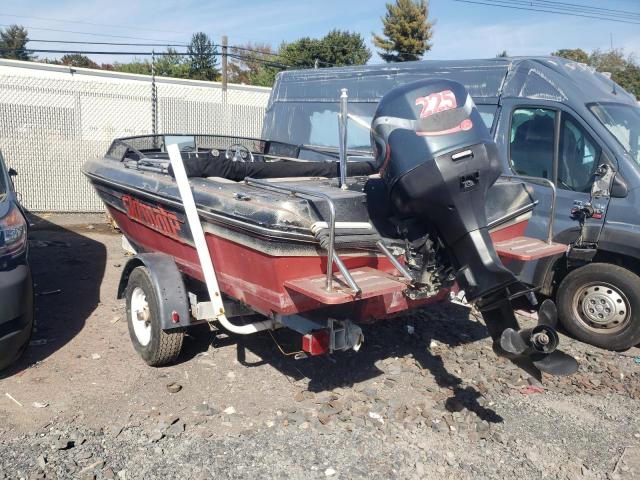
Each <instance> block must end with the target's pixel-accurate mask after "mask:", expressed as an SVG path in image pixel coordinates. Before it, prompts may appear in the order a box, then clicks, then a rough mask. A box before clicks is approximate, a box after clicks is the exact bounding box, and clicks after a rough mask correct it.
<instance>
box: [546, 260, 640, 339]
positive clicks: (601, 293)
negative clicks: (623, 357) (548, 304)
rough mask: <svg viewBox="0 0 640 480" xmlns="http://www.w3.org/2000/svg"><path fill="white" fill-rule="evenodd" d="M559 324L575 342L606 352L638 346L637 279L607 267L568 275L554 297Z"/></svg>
mask: <svg viewBox="0 0 640 480" xmlns="http://www.w3.org/2000/svg"><path fill="white" fill-rule="evenodd" d="M556 300H557V302H556V303H557V305H558V314H559V318H560V322H561V323H562V325H563V326H564V327H565V328H566V329H567V331H568V332H569V333H570V334H571V335H573V336H574V337H575V338H576V339H578V340H580V341H582V342H585V343H590V344H591V345H595V346H596V347H601V348H606V349H608V350H625V349H627V348H630V347H632V346H634V345H636V344H638V343H639V342H640V277H638V276H637V275H636V274H635V273H633V272H631V271H629V270H627V269H626V268H623V267H620V266H617V265H612V264H609V263H591V264H588V265H585V266H583V267H580V268H578V269H576V270H573V271H572V272H570V273H569V274H568V275H567V276H566V277H565V278H564V279H563V280H562V282H561V283H560V286H559V287H558V294H557V296H556Z"/></svg>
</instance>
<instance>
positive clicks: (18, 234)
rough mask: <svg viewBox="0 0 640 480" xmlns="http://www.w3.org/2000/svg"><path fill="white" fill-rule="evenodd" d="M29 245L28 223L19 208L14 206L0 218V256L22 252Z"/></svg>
mask: <svg viewBox="0 0 640 480" xmlns="http://www.w3.org/2000/svg"><path fill="white" fill-rule="evenodd" d="M26 245H27V222H26V220H25V219H24V217H23V216H22V212H20V210H18V207H16V206H15V205H12V206H11V207H10V208H9V212H8V213H7V214H6V215H5V216H4V217H2V218H0V256H3V255H13V254H17V253H20V252H22V251H23V250H24V249H25V248H26Z"/></svg>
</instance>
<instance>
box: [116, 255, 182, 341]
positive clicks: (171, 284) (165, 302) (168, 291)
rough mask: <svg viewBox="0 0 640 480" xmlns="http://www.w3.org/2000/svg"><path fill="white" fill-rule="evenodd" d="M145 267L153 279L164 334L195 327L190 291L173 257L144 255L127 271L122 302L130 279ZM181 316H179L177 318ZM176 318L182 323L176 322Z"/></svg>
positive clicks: (122, 279) (120, 295) (121, 290)
mask: <svg viewBox="0 0 640 480" xmlns="http://www.w3.org/2000/svg"><path fill="white" fill-rule="evenodd" d="M140 266H143V267H145V268H146V269H147V270H148V271H149V274H150V276H151V280H152V283H153V287H154V289H155V291H156V296H157V298H158V299H159V301H160V305H159V308H160V324H161V325H162V329H163V330H172V329H176V328H183V327H186V326H188V325H190V324H191V312H190V309H189V302H188V295H187V290H186V288H185V286H184V280H183V279H182V275H181V274H180V271H179V270H178V267H177V265H176V262H175V261H174V260H173V257H171V256H169V255H165V254H163V253H140V254H138V255H136V256H134V257H132V258H131V259H130V260H129V261H128V262H127V264H126V265H125V267H124V270H123V271H122V276H121V277H120V283H119V285H118V298H119V299H120V298H124V296H125V293H126V290H127V284H128V283H129V276H130V275H131V272H132V271H133V270H134V269H135V268H137V267H140ZM175 314H177V315H175ZM175 318H177V319H178V321H175Z"/></svg>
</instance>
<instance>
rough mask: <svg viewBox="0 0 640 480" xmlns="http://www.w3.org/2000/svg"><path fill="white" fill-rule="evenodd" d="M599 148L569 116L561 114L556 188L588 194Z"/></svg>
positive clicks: (598, 156) (598, 155) (596, 164)
mask: <svg viewBox="0 0 640 480" xmlns="http://www.w3.org/2000/svg"><path fill="white" fill-rule="evenodd" d="M599 158H600V148H599V147H598V146H597V145H596V143H595V142H594V141H593V139H592V138H591V136H589V134H588V133H587V132H586V131H585V130H584V129H583V128H582V127H581V126H580V125H579V124H578V123H577V122H576V121H575V120H574V119H573V118H571V116H570V115H568V114H566V113H564V112H563V113H562V125H561V127H560V154H559V156H558V186H559V187H560V188H564V189H567V190H573V191H576V192H588V191H589V190H590V188H591V183H592V180H593V174H594V172H595V170H596V168H597V166H598V159H599Z"/></svg>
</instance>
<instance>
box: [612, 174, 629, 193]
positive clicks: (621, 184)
mask: <svg viewBox="0 0 640 480" xmlns="http://www.w3.org/2000/svg"><path fill="white" fill-rule="evenodd" d="M627 195H629V187H628V186H627V182H625V181H624V178H622V177H621V176H620V174H619V173H616V174H615V175H614V177H613V184H612V185H611V197H612V198H625V197H626V196H627Z"/></svg>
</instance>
